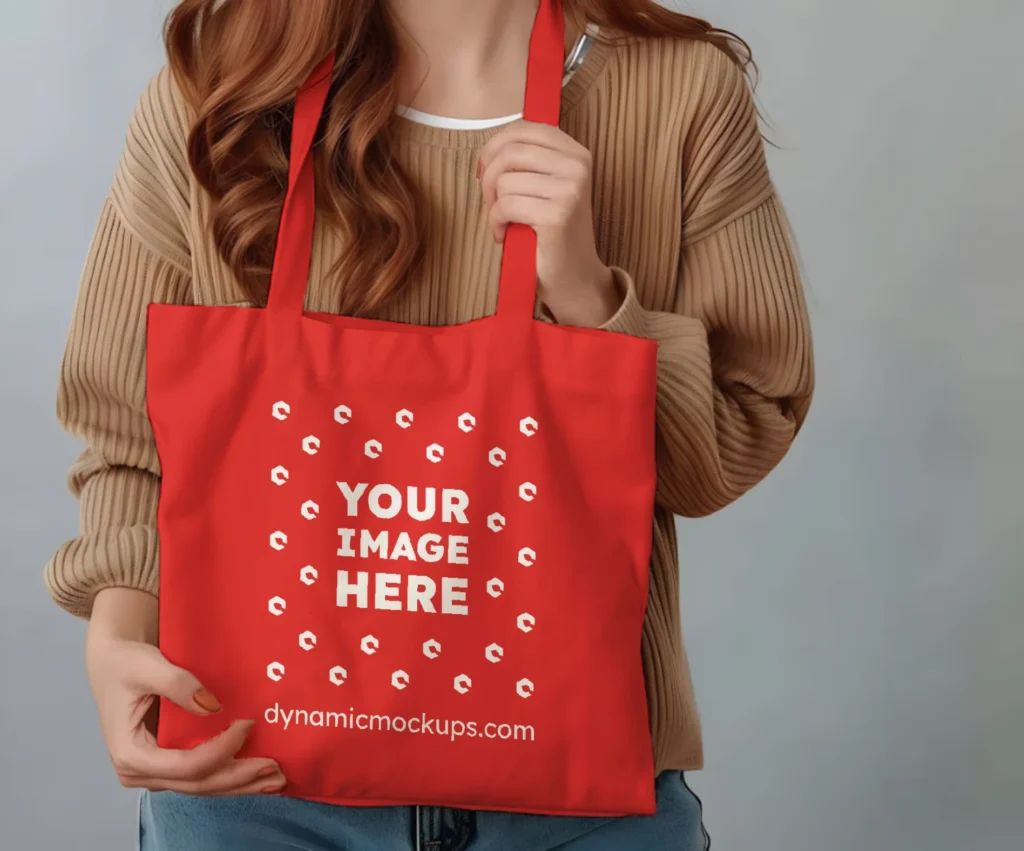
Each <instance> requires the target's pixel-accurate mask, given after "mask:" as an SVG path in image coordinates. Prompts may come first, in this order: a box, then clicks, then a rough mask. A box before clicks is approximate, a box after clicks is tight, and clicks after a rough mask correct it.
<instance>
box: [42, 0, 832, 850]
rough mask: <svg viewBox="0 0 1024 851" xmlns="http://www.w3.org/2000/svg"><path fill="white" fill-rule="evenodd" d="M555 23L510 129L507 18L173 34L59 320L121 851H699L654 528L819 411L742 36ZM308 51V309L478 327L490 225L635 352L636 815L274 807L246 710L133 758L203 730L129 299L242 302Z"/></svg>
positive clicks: (486, 306)
mask: <svg viewBox="0 0 1024 851" xmlns="http://www.w3.org/2000/svg"><path fill="white" fill-rule="evenodd" d="M564 7H565V12H566V19H567V26H566V38H565V46H566V69H565V78H564V83H563V90H562V105H561V122H560V127H559V128H555V127H550V126H544V125H540V124H533V123H531V122H522V121H517V119H518V118H519V117H520V113H521V110H522V106H523V80H524V77H525V68H526V61H527V44H528V42H529V39H530V31H531V27H532V25H533V22H534V15H535V14H536V10H537V3H536V2H529V0H517V2H513V3H510V2H507V0H444V2H442V0H436V2H433V3H430V4H424V3H417V2H413V0H390V2H381V0H361V2H346V3H340V2H336V0H288V2H279V3H273V4H271V3H258V2H252V0H233V2H231V1H229V2H227V3H218V2H215V0H184V2H181V3H180V4H179V5H178V6H177V7H176V8H175V10H174V11H173V12H172V14H171V16H170V18H169V20H168V25H167V30H166V41H167V50H168V56H169V63H168V67H167V68H166V69H164V70H162V71H161V72H160V73H159V74H158V75H157V76H156V77H155V78H154V79H153V81H152V82H151V84H150V85H149V87H148V88H147V90H146V92H145V94H144V95H143V97H142V98H141V100H140V101H139V103H138V106H137V108H136V111H135V114H134V116H133V118H132V121H131V125H130V130H129V134H128V139H127V144H126V147H125V151H124V155H123V157H122V160H121V163H120V167H119V169H118V172H117V176H116V179H115V182H114V185H113V188H112V190H111V192H110V195H109V198H108V200H107V202H106V204H105V206H104V208H103V212H102V215H101V219H100V223H99V227H98V229H97V231H96V235H95V238H94V241H93V244H92V247H91V251H90V256H89V260H88V263H87V266H86V269H85V273H84V279H83V283H82V287H81V291H80V295H79V298H78V301H77V305H76V309H75V314H74V319H73V324H72V328H71V332H70V337H69V341H68V346H67V350H66V355H65V360H64V366H63V371H62V377H61V383H60V390H59V417H60V420H61V422H62V424H63V425H64V426H65V427H66V428H67V429H68V430H69V431H71V432H73V433H75V434H77V435H80V436H81V437H83V438H84V439H85V440H86V441H87V449H86V450H85V452H84V454H83V455H82V456H81V457H80V459H79V460H78V462H77V463H76V464H75V466H74V467H73V469H72V471H71V475H70V483H71V487H72V490H73V491H74V492H75V493H76V494H77V495H79V496H80V498H81V502H82V529H81V534H80V536H79V537H78V538H76V539H75V540H73V541H70V542H69V543H67V544H66V545H65V546H63V547H62V548H61V549H60V550H59V552H58V553H57V554H56V555H55V556H54V557H53V559H52V560H51V562H50V564H49V565H48V568H47V583H48V587H49V590H50V593H51V595H52V596H53V598H54V600H55V601H56V602H57V603H58V604H59V605H61V606H62V607H63V608H65V609H66V610H67V611H69V612H71V613H73V614H75V615H78V616H80V617H84V618H88V619H89V629H88V639H87V665H88V670H89V675H90V680H91V684H92V688H93V692H94V696H95V698H96V701H97V704H98V707H99V713H100V719H101V723H102V727H103V732H104V736H105V738H106V740H107V743H108V746H109V750H110V753H111V757H112V759H113V762H114V766H115V769H116V771H117V774H118V776H119V778H120V780H121V782H122V783H123V784H124V785H125V786H128V787H133V788H142V789H144V790H148V791H145V792H144V793H143V801H142V808H141V833H142V847H143V848H145V849H154V850H155V849H178V848H189V849H195V851H205V849H209V851H217V850H218V849H235V848H245V849H247V851H248V849H253V851H258V849H277V848H307V849H314V848H315V849H321V848H324V849H326V848H336V847H344V848H353V849H362V848H367V849H374V848H381V849H386V848H394V849H399V848H410V847H415V848H431V849H444V851H452V849H465V848H471V849H502V851H513V849H549V848H556V847H557V848H565V849H580V851H597V849H618V848H623V849H632V848H645V849H647V848H649V849H659V848H666V849H667V848H687V849H696V848H702V847H705V842H706V834H705V833H704V831H703V827H702V825H701V813H700V807H699V802H698V801H697V800H696V799H695V797H694V796H693V795H692V793H691V792H690V791H689V790H688V788H687V787H686V785H685V782H684V781H683V778H682V772H684V771H690V770H695V769H698V768H700V767H701V764H702V751H701V737H700V728H699V721H698V716H697V711H696V707H695V704H694V700H693V696H692V692H691V686H690V679H689V674H688V668H687V662H686V656H685V653H684V650H683V646H682V642H681V633H680V626H679V603H678V596H679V595H678V587H679V586H678V578H677V554H676V540H675V531H674V525H673V514H680V515H683V516H687V517H698V516H702V515H706V514H709V513H711V512H713V511H716V510H718V509H720V508H722V507H723V506H725V505H727V504H729V503H730V502H732V501H733V500H735V499H737V498H738V497H739V496H740V495H742V494H743V493H744V492H746V491H747V490H749V489H750V488H751V487H753V486H754V485H755V484H756V483H757V482H759V481H760V480H762V479H763V478H764V477H765V476H766V475H767V474H768V473H769V471H770V470H771V469H772V468H773V467H774V466H775V465H776V464H777V463H778V462H779V461H780V459H781V458H782V457H783V456H784V454H785V453H786V451H787V450H788V448H789V446H790V444H791V442H792V440H793V438H794V437H795V435H796V433H797V431H798V430H799V428H800V426H801V424H802V423H803V420H804V417H805V415H806V413H807V410H808V406H809V402H810V398H811V393H812V385H813V376H812V357H811V346H810V336H809V330H808V321H807V316H806V309H805V305H804V300H803V295H802V292H801V286H800V282H799V278H798V274H797V269H796V263H795V260H794V257H793V253H792V250H791V245H790V241H789V238H788V234H787V229H786V225H785V218H784V214H783V211H782V208H781V206H780V204H779V201H778V198H777V197H776V194H775V191H774V189H773V186H772V184H771V182H770V179H769V176H768V173H767V170H766V165H765V159H764V151H763V146H762V142H761V139H760V135H759V132H758V125H757V116H756V112H755V109H754V106H753V102H752V98H751V94H750V89H749V86H748V84H747V80H746V76H745V73H744V71H745V70H746V68H747V66H748V65H749V64H750V63H749V56H748V54H747V52H746V50H745V45H744V44H743V43H742V42H741V41H739V40H737V39H736V38H734V37H732V36H730V35H728V34H727V33H724V32H722V31H719V30H715V29H713V28H711V27H710V26H709V25H707V24H705V23H704V22H702V21H699V20H696V19H693V18H689V17H685V16H681V15H676V14H674V13H671V12H668V11H666V10H664V9H662V8H660V7H658V6H657V5H655V4H654V3H653V2H649V0H630V2H623V0H615V2H611V0H565V3H564ZM331 51H335V52H336V57H335V61H334V66H333V67H334V70H333V81H332V84H331V89H330V94H329V96H328V109H327V112H326V117H325V118H324V119H323V123H322V126H321V134H322V135H321V137H320V138H321V141H320V142H319V150H318V152H317V155H316V156H317V160H316V192H317V199H318V215H319V217H320V219H319V224H318V227H317V230H316V233H315V238H314V242H313V257H312V267H311V268H312V273H311V276H310V284H309V290H308V293H307V297H306V298H307V307H308V309H310V310H315V311H319V312H333V313H341V314H347V315H359V316H367V317H373V318H378V319H390V320H393V321H398V322H405V323H413V324H420V325H451V324H456V323H464V322H468V321H470V320H473V319H476V318H479V317H481V316H484V315H487V314H489V313H492V312H493V310H494V304H495V300H496V296H497V282H498V274H499V267H500V261H501V243H502V240H503V238H504V235H505V232H506V230H507V229H508V227H509V226H510V225H512V224H522V225H528V226H530V227H531V228H533V229H534V230H535V231H536V234H537V285H538V295H539V302H540V304H539V307H538V310H539V315H540V316H541V317H542V318H543V319H545V320H547V321H549V322H555V323H559V324H562V325H572V326H583V327H590V328H598V329H603V330H605V331H608V332H612V333H616V334H626V335H631V336H635V337H643V338H648V339H650V340H653V341H656V342H657V344H658V388H657V389H658V405H657V425H658V431H657V458H658V470H657V472H658V488H657V496H656V505H655V507H654V528H653V555H652V563H651V574H650V576H651V581H650V595H649V601H648V608H647V616H646V622H645V625H644V630H643V641H642V655H643V664H644V674H645V679H646V688H647V695H648V703H649V714H650V730H651V736H652V740H653V750H654V766H655V771H656V774H657V814H656V815H653V816H633V817H624V818H570V817H558V816H535V815H516V814H511V813H493V812H486V811H480V812H466V811H461V810H448V809H441V808H428V807H416V808H411V807H408V808H398V807H381V808H358V807H353V808H344V807H334V806H331V805H327V804H320V803H314V802H310V801H306V800H300V799H296V798H289V797H286V796H280V795H279V794H278V793H280V792H281V791H282V790H284V789H285V787H286V784H287V782H288V778H287V777H285V776H284V774H283V773H282V772H281V770H280V768H279V766H278V765H277V764H276V763H274V762H273V761H272V760H269V759H264V758H244V759H243V758H239V759H236V758H235V755H236V754H238V752H239V751H240V749H241V748H242V746H243V744H244V742H245V740H246V737H247V735H248V733H249V731H250V729H251V727H252V723H253V722H252V721H245V720H234V721H232V722H231V724H230V725H229V726H228V728H227V730H226V731H225V732H224V733H222V734H221V735H219V736H217V737H215V738H213V739H212V740H210V741H208V742H206V743H204V744H201V745H199V746H198V747H196V748H194V749H192V750H187V751H173V750H165V749H161V748H159V747H158V746H157V744H156V740H155V738H154V736H153V734H152V732H151V729H152V723H151V722H152V721H153V716H154V713H155V706H156V704H155V699H156V698H157V697H163V698H166V699H167V700H169V701H171V702H172V703H174V704H177V705H178V706H180V707H183V708H185V709H187V710H188V711H190V712H193V713H196V714H197V715H210V714H213V713H216V712H218V710H219V709H220V704H219V702H218V699H217V697H216V696H214V695H213V694H211V693H210V691H209V690H207V689H206V688H205V687H204V686H203V684H202V683H201V682H200V681H199V680H198V679H197V678H196V677H195V676H194V675H193V674H192V673H190V672H189V671H186V670H183V669H182V668H179V667H176V666H174V665H172V664H171V663H170V662H169V661H167V660H166V659H165V658H164V657H163V656H162V655H161V653H160V652H159V650H158V649H157V647H156V632H157V594H158V590H159V581H158V568H157V552H158V546H157V528H156V509H157V500H158V492H159V488H160V474H161V467H160V462H159V459H158V457H157V453H156V449H155V444H154V439H153V434H152V430H151V427H150V422H149V419H148V417H147V407H146V388H145V381H144V353H145V340H146V306H147V305H149V304H151V303H167V304H196V305H238V306H260V305H262V304H264V303H265V301H266V297H267V290H268V282H269V279H270V271H271V263H272V260H273V257H274V248H275V237H276V228H277V224H278V220H279V217H280V215H281V204H282V201H283V198H284V195H285V187H286V185H287V179H288V147H287V139H288V133H289V129H288V117H289V115H290V108H291V104H292V103H293V100H294V97H295V91H296V89H297V88H298V86H299V85H300V84H301V83H302V82H303V80H304V79H305V78H306V77H307V75H308V74H309V73H310V72H311V70H312V69H313V68H314V66H316V65H317V63H319V62H320V61H321V60H322V59H323V57H325V56H327V55H328V54H329V53H330V52H331ZM442 768H443V767H442ZM425 794H428V795H429V790H426V792H425Z"/></svg>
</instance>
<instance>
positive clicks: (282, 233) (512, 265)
mask: <svg viewBox="0 0 1024 851" xmlns="http://www.w3.org/2000/svg"><path fill="white" fill-rule="evenodd" d="M561 6H562V4H561V2H560V0H541V3H540V8H539V9H538V11H537V18H536V20H535V21H534V25H533V32H532V35H531V36H530V55H529V61H528V63H527V69H526V96H525V103H524V107H523V117H524V119H525V120H527V121H534V122H537V123H544V124H550V125H553V126H557V125H558V118H559V111H560V109H561V98H562V73H563V64H564V56H563V54H564V44H565V22H564V19H563V17H562V8H561ZM334 58H335V57H334V54H333V53H331V54H330V55H328V56H327V57H325V58H324V59H323V61H321V62H320V64H318V65H317V66H316V68H314V69H313V71H312V73H311V74H310V75H309V77H308V79H307V80H306V81H305V82H304V83H303V84H302V86H301V87H300V88H299V91H298V93H297V95H296V98H295V111H294V114H293V118H292V139H291V151H290V156H289V166H288V190H287V193H286V194H285V199H284V206H283V207H282V210H281V223H280V226H279V228H278V235H277V248H276V250H275V252H274V264H273V269H272V271H271V276H270V294H269V297H268V300H267V310H269V311H271V312H273V313H280V314H282V315H284V314H291V315H292V316H301V314H302V309H303V304H304V302H305V296H306V286H307V282H308V280H309V269H310V261H311V255H312V251H313V225H314V221H315V218H316V201H315V180H314V172H313V158H312V156H311V155H310V152H311V150H312V147H313V141H314V138H315V136H316V130H317V127H318V125H319V123H320V118H321V116H322V114H323V110H324V105H325V103H326V100H327V93H328V90H329V89H330V86H331V78H332V71H333V69H334ZM536 298H537V234H536V233H535V232H534V230H533V228H531V227H529V226H527V225H522V224H512V225H510V226H509V228H508V230H507V231H506V234H505V243H504V251H503V254H502V260H501V278H500V283H499V287H498V310H497V315H498V316H499V317H500V318H502V319H518V320H523V319H527V320H528V319H532V318H533V312H534V304H535V302H536Z"/></svg>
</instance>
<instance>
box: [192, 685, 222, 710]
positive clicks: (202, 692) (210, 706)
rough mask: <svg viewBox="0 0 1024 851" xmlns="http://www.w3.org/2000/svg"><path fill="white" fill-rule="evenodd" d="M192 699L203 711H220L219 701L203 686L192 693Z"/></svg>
mask: <svg viewBox="0 0 1024 851" xmlns="http://www.w3.org/2000/svg"><path fill="white" fill-rule="evenodd" d="M192 701H193V702H194V703H195V705H196V706H198V707H199V708H200V709H202V710H203V711H204V712H220V701H219V700H217V698H215V697H214V696H213V695H212V694H210V692H208V691H207V690H206V689H205V688H201V689H199V691H197V692H196V693H195V694H194V695H192Z"/></svg>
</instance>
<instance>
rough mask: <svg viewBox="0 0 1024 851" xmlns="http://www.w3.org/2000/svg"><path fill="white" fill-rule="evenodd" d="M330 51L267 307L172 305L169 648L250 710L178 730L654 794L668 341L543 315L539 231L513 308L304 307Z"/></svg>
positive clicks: (459, 797)
mask: <svg viewBox="0 0 1024 851" xmlns="http://www.w3.org/2000/svg"><path fill="white" fill-rule="evenodd" d="M562 55H563V23H562V17H561V10H560V6H559V4H558V3H556V2H552V0H544V2H542V3H541V7H540V11H539V13H538V17H537V21H536V23H535V26H534V32H533V37H532V40H531V50H530V61H529V69H528V84H527V91H526V117H527V118H528V119H530V120H533V121H543V122H548V123H551V124H555V123H557V121H558V115H559V98H560V92H561V87H560V81H561V69H562ZM331 66H332V59H330V58H329V59H328V60H325V62H324V63H322V64H321V66H320V67H319V68H318V69H317V71H316V72H315V73H314V75H313V76H312V77H311V78H310V81H309V82H308V83H307V84H306V85H304V86H303V87H302V88H301V89H300V91H299V94H298V96H297V102H296V106H295V117H294V130H293V139H292V143H291V166H290V181H289V187H288V191H287V196H286V200H285V203H284V207H283V212H282V221H281V225H280V233H279V239H278V247H277V254H276V257H275V261H274V267H273V274H272V279H271V285H270V293H269V299H268V304H267V307H266V308H265V309H261V310H254V309H246V308H237V307H198V306H171V305H160V304H155V305H152V306H151V307H150V308H149V315H148V349H147V354H148V404H149V414H150V419H151V421H152V424H153V430H154V433H155V436H156V442H157V448H158V450H159V454H160V459H161V463H162V468H163V483H162V489H161V494H160V504H159V517H158V525H159V534H160V564H161V579H160V647H161V649H162V650H163V652H164V653H165V654H166V656H167V657H168V658H169V659H170V660H171V661H172V662H174V663H175V664H178V665H182V666H184V667H186V668H188V669H190V670H191V671H193V672H194V673H195V674H196V675H197V676H198V677H199V678H200V680H201V681H202V682H203V683H204V685H206V686H207V687H208V688H210V690H211V691H212V692H213V693H214V694H216V695H217V696H218V698H219V699H220V700H221V702H222V704H223V706H224V711H223V712H221V713H218V714H217V715H216V716H210V717H197V716H195V715H192V714H190V713H188V712H185V711H184V710H182V709H180V708H179V707H177V706H175V705H174V704H171V703H169V702H168V701H163V702H162V704H161V714H160V724H159V735H158V739H159V742H160V744H161V746H163V747H173V748H188V747H193V746H195V745H196V744H198V743H199V742H201V741H203V740H206V739H208V738H210V737H211V736H213V735H216V734H217V733H219V732H220V731H221V730H222V729H223V727H224V726H225V723H226V721H227V720H228V719H231V718H252V719H255V720H256V725H255V727H254V729H253V731H252V733H251V736H250V739H249V741H248V742H247V743H246V746H245V748H244V750H243V752H242V754H243V755H252V756H265V757H271V758H274V759H276V760H277V761H278V762H279V763H280V765H281V768H282V770H283V772H284V774H285V777H286V778H287V779H288V787H287V788H286V790H285V794H286V795H294V796H297V797H302V798H307V799H313V800H319V801H326V802H330V803H336V804H348V805H386V804H395V805H413V804H423V805H436V806H450V807H461V808H469V809H492V810H506V811H521V812H533V813H548V814H563V815H565V814H575V815H619V814H640V813H652V812H653V811H654V768H653V759H652V747H651V738H650V730H649V724H648V714H647V701H646V696H645V690H644V680H643V671H642V665H641V656H640V640H641V629H642V624H643V620H644V613H645V610H646V606H647V590H648V570H649V568H648V560H649V557H650V547H651V529H652V513H653V504H654V488H655V463H654V455H655V449H654V440H655V380H656V373H655V371H656V344H654V343H653V342H650V341H646V340H640V339H635V338H631V337H628V336H624V335H619V334H613V333H610V332H603V331H597V330H587V329H577V328H569V327H560V326H557V325H553V324H550V323H546V322H543V321H537V320H535V319H534V303H535V298H536V236H535V234H534V232H533V231H532V230H531V229H529V228H526V227H523V226H514V227H512V228H511V229H510V230H509V233H508V237H507V239H506V244H505V253H504V258H503V263H502V274H501V280H500V294H499V299H498V308H497V312H496V314H495V315H494V316H490V317H487V318H484V319H480V320H477V321H473V322H468V323H466V324H463V325H456V326H450V327H440V328H432V327H419V326H409V325H404V324H400V323H390V322H383V321H375V320H365V319H352V318H345V317H339V316H335V315H329V314H320V313H311V312H304V310H303V303H304V296H305V288H306V282H307V277H308V273H309V268H310V252H311V245H312V235H313V222H314V178H313V166H312V160H311V158H310V148H311V147H312V143H313V139H314V135H315V131H316V127H317V124H318V121H319V118H320V115H321V112H322V110H323V105H324V102H325V98H326V95H327V90H328V86H329V82H330V71H331Z"/></svg>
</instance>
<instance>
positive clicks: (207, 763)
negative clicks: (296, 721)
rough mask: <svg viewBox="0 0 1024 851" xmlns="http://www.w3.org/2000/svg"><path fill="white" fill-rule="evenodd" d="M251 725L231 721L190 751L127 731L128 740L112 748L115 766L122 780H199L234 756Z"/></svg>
mask: <svg viewBox="0 0 1024 851" xmlns="http://www.w3.org/2000/svg"><path fill="white" fill-rule="evenodd" d="M252 725H253V722H252V721H234V722H232V723H231V725H230V726H229V727H228V728H227V729H226V730H225V731H224V732H223V733H221V734H219V735H217V736H214V737H213V738H212V739H209V740H208V741H205V742H203V743H202V744H199V745H196V746H195V747H194V748H192V749H191V750H172V749H170V748H161V747H158V746H157V744H156V742H155V741H154V740H153V739H152V737H150V736H148V735H145V734H143V733H138V734H134V735H132V734H129V735H128V736H127V737H126V738H127V741H125V742H123V743H122V742H118V743H115V744H114V745H113V747H112V748H111V757H112V758H113V761H114V769H115V770H116V771H117V774H118V777H120V778H121V779H122V782H124V781H125V780H126V779H128V780H131V779H136V780H137V779H139V778H165V779H167V780H174V781H179V780H183V781H194V780H201V779H203V778H205V777H208V776H209V775H211V774H213V773H214V772H216V771H217V770H218V769H221V768H222V767H223V766H224V765H225V764H227V763H228V762H229V761H231V760H233V759H234V757H235V754H237V753H238V751H239V750H241V748H242V745H243V744H244V743H245V739H246V736H248V735H249V730H251V729H252Z"/></svg>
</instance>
